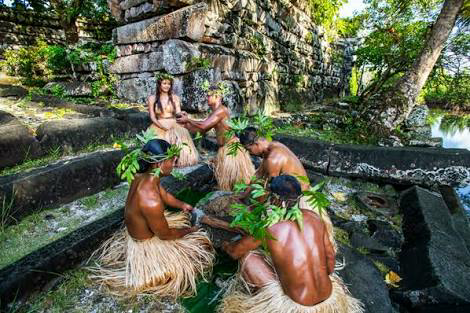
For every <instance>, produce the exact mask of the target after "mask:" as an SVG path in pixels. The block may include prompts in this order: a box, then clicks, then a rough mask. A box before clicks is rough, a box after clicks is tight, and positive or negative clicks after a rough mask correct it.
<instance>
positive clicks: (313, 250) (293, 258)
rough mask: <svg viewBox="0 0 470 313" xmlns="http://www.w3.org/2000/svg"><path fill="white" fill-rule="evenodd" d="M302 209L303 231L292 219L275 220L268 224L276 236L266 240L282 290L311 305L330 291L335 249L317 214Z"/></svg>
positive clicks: (296, 300)
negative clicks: (271, 224)
mask: <svg viewBox="0 0 470 313" xmlns="http://www.w3.org/2000/svg"><path fill="white" fill-rule="evenodd" d="M302 212H303V216H304V219H303V231H301V230H300V228H299V226H298V225H297V223H296V222H293V221H284V222H281V223H277V224H275V225H273V226H271V227H270V228H269V231H270V233H271V234H272V235H273V237H274V238H276V240H270V241H268V248H269V251H270V253H271V257H272V261H273V265H274V268H275V271H276V273H277V275H278V277H279V280H280V282H281V285H282V288H283V290H284V292H285V294H286V295H287V296H289V297H290V298H291V299H292V300H294V301H295V302H297V303H300V304H302V305H306V306H311V305H314V304H317V303H319V302H321V301H324V300H325V299H327V298H328V297H329V296H330V294H331V291H332V284H331V280H330V278H329V274H330V273H331V272H332V271H333V269H332V267H334V251H333V247H332V245H331V243H330V242H329V240H328V236H327V234H326V228H325V226H324V224H323V222H322V220H321V219H320V217H319V216H318V215H316V214H315V213H313V212H311V211H307V210H302Z"/></svg>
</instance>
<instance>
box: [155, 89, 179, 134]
mask: <svg viewBox="0 0 470 313" xmlns="http://www.w3.org/2000/svg"><path fill="white" fill-rule="evenodd" d="M147 101H148V102H149V104H150V106H152V107H153V109H154V112H155V117H156V118H157V120H158V122H159V123H160V124H161V125H162V126H163V127H165V128H167V129H170V128H172V127H174V126H175V125H176V117H175V114H176V113H178V112H180V111H181V110H180V109H179V99H178V98H177V97H176V96H174V95H173V104H172V103H171V102H170V101H169V97H168V96H164V95H161V96H160V102H161V104H162V108H163V110H162V111H160V109H159V108H158V105H157V103H156V96H155V95H151V96H149V97H148V100H147ZM156 126H157V127H158V125H156Z"/></svg>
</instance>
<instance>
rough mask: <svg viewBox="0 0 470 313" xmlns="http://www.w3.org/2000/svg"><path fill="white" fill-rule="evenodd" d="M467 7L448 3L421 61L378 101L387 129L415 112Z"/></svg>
mask: <svg viewBox="0 0 470 313" xmlns="http://www.w3.org/2000/svg"><path fill="white" fill-rule="evenodd" d="M463 3H464V0H446V1H445V2H444V5H443V6H442V9H441V12H440V13H439V16H438V18H437V20H436V22H435V23H434V25H433V27H432V30H431V34H430V36H429V37H428V39H427V40H426V43H425V45H424V48H423V50H422V51H421V53H420V55H419V57H418V58H417V59H416V60H415V62H414V64H413V65H412V67H411V68H410V69H409V70H408V72H407V73H405V75H404V76H403V77H402V78H401V79H400V80H399V81H398V82H397V84H396V85H395V86H394V88H393V89H392V90H391V91H390V92H388V93H387V94H386V96H381V97H380V98H379V99H377V100H378V101H382V105H384V106H383V107H382V110H381V112H380V113H381V114H380V120H381V122H382V124H383V125H384V126H386V127H387V128H389V129H393V128H395V127H396V126H397V125H399V124H401V123H402V122H403V121H404V119H405V118H406V117H407V116H408V114H409V113H410V112H411V110H412V109H413V106H414V104H415V100H416V98H417V97H418V95H419V92H420V91H421V88H423V86H424V84H425V83H426V80H427V78H428V76H429V74H430V73H431V71H432V69H433V67H434V64H435V63H436V61H437V59H438V58H439V56H440V54H441V51H442V49H443V48H444V45H445V43H446V41H447V39H448V38H449V35H450V33H451V31H452V28H453V27H454V25H455V21H456V19H457V16H458V14H459V11H460V9H461V8H462V5H463ZM381 99H382V100H381Z"/></svg>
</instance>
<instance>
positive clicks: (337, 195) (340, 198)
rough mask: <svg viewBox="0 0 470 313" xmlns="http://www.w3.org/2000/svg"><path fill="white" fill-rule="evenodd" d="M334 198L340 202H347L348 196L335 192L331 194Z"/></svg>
mask: <svg viewBox="0 0 470 313" xmlns="http://www.w3.org/2000/svg"><path fill="white" fill-rule="evenodd" d="M331 195H332V196H333V198H335V200H336V201H339V202H345V201H346V200H347V197H346V194H345V193H344V192H333V193H331Z"/></svg>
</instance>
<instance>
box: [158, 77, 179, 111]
mask: <svg viewBox="0 0 470 313" xmlns="http://www.w3.org/2000/svg"><path fill="white" fill-rule="evenodd" d="M164 80H169V81H170V85H171V87H170V90H168V101H170V103H171V105H172V106H173V109H174V110H176V107H175V103H174V102H173V79H170V78H160V79H157V91H156V94H155V104H156V106H157V107H158V109H159V110H160V112H162V113H163V106H162V103H161V101H160V86H161V85H162V82H163V81H164ZM154 110H155V108H154Z"/></svg>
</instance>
